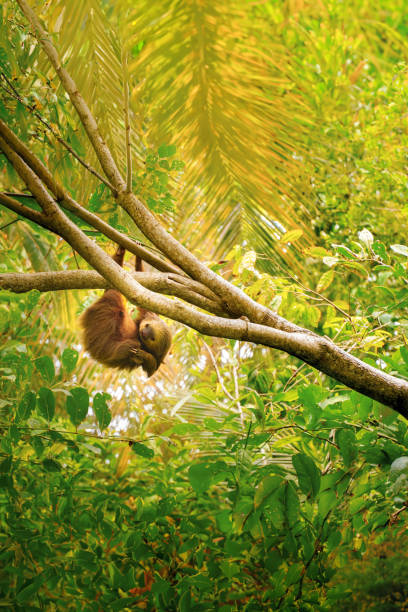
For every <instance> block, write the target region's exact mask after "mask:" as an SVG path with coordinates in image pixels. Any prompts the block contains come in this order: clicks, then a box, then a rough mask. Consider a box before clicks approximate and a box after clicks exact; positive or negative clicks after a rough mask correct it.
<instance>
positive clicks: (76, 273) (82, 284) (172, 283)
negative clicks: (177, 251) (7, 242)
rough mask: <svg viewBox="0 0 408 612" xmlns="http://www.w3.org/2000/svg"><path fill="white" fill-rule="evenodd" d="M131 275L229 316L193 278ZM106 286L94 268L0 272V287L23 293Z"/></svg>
mask: <svg viewBox="0 0 408 612" xmlns="http://www.w3.org/2000/svg"><path fill="white" fill-rule="evenodd" d="M132 276H133V277H134V279H135V280H136V281H137V282H138V283H140V284H141V285H142V286H143V287H145V288H146V289H149V290H150V291H154V292H155V293H162V294H165V295H172V296H175V297H178V298H180V299H182V300H184V301H186V302H188V303H190V304H193V305H194V306H198V307H199V308H202V309H203V310H206V311H207V312H211V313H213V314H216V315H218V316H220V317H228V316H229V315H228V313H226V312H225V311H224V310H223V309H222V304H221V302H219V301H218V302H217V301H215V300H212V299H209V298H208V297H205V296H203V295H201V294H200V293H198V292H197V291H196V288H197V285H198V283H195V281H192V280H190V279H186V278H184V277H180V276H178V275H176V274H169V273H162V274H160V273H158V272H133V273H132ZM109 287H112V285H110V284H109V283H108V282H107V281H106V279H105V278H104V277H103V276H101V275H100V274H98V272H95V271H94V270H67V271H59V270H58V271H52V272H35V273H31V274H19V273H14V274H0V289H7V290H9V291H12V292H13V293H25V292H26V291H31V290H32V289H37V291H41V292H45V291H69V290H73V289H88V290H91V289H108V288H109ZM199 288H200V286H199Z"/></svg>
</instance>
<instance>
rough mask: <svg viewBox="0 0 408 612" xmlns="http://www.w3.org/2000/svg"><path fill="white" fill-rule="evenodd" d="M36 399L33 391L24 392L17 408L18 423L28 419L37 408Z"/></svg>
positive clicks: (16, 418)
mask: <svg viewBox="0 0 408 612" xmlns="http://www.w3.org/2000/svg"><path fill="white" fill-rule="evenodd" d="M35 400H36V396H35V393H34V392H33V391H27V393H25V394H24V396H23V399H22V400H21V402H20V403H19V405H18V407H17V410H16V417H15V420H16V423H19V422H20V421H24V420H26V419H28V417H29V416H30V414H31V413H32V411H33V410H34V408H35Z"/></svg>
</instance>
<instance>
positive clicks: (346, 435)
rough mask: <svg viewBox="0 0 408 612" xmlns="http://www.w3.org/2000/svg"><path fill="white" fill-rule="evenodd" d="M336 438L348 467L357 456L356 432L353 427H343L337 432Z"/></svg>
mask: <svg viewBox="0 0 408 612" xmlns="http://www.w3.org/2000/svg"><path fill="white" fill-rule="evenodd" d="M336 438H337V443H338V445H339V448H340V452H341V454H342V457H343V460H344V463H345V465H346V466H347V467H350V466H351V464H352V463H353V461H354V459H355V458H356V457H357V446H356V436H355V433H354V431H353V430H351V429H341V430H340V431H338V432H337V436H336Z"/></svg>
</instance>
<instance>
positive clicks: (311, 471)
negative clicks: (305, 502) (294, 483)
mask: <svg viewBox="0 0 408 612" xmlns="http://www.w3.org/2000/svg"><path fill="white" fill-rule="evenodd" d="M292 463H293V467H294V468H295V470H296V474H297V477H298V481H299V487H300V489H301V490H302V491H303V493H304V494H305V495H311V496H312V497H316V495H317V494H318V492H319V489H320V479H321V475H320V471H319V470H318V469H317V467H316V465H315V462H314V461H313V459H312V458H311V457H309V456H308V455H304V454H301V453H299V454H298V455H294V456H293V457H292Z"/></svg>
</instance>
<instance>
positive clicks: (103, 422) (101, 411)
mask: <svg viewBox="0 0 408 612" xmlns="http://www.w3.org/2000/svg"><path fill="white" fill-rule="evenodd" d="M110 399H111V396H110V395H109V393H96V394H95V397H94V398H93V403H92V408H93V410H94V412H95V416H96V419H97V421H98V425H99V429H100V430H101V431H103V430H104V429H106V427H107V426H108V425H109V423H110V422H111V420H112V415H111V412H110V410H109V407H108V404H107V400H110Z"/></svg>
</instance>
